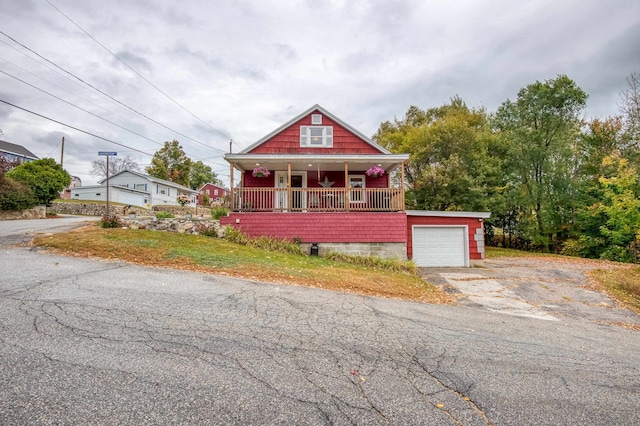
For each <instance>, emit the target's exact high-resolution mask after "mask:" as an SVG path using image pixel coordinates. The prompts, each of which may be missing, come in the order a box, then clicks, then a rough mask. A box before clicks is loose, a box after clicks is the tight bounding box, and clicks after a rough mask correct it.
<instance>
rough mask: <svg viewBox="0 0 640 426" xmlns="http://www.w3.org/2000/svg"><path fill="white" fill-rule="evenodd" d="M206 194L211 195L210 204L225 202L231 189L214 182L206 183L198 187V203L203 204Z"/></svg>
mask: <svg viewBox="0 0 640 426" xmlns="http://www.w3.org/2000/svg"><path fill="white" fill-rule="evenodd" d="M205 194H206V195H207V197H209V203H210V204H213V203H219V204H224V202H225V201H226V199H227V196H228V195H229V191H228V190H227V189H224V188H222V187H220V186H217V185H214V184H212V183H205V184H204V185H202V186H201V187H200V189H198V205H200V206H201V205H203V204H202V198H203V197H204V195H205Z"/></svg>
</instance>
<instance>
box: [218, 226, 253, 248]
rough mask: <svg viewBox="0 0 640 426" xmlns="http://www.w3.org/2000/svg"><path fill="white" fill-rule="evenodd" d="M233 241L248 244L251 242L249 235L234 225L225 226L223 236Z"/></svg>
mask: <svg viewBox="0 0 640 426" xmlns="http://www.w3.org/2000/svg"><path fill="white" fill-rule="evenodd" d="M222 238H224V239H225V240H227V241H230V242H232V243H236V244H241V245H243V246H246V245H247V244H248V243H249V236H248V235H247V234H245V233H244V232H242V231H240V230H239V229H237V228H234V227H233V226H225V227H224V228H223V237H222Z"/></svg>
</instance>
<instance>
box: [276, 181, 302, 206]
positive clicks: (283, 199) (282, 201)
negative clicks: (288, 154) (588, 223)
mask: <svg viewBox="0 0 640 426" xmlns="http://www.w3.org/2000/svg"><path fill="white" fill-rule="evenodd" d="M288 181H289V179H288V176H287V172H276V194H275V197H276V199H275V206H276V209H278V210H284V211H287V210H291V211H300V210H304V209H306V208H307V194H306V191H302V190H300V188H306V187H307V173H306V172H291V209H289V191H288V190H287V183H288Z"/></svg>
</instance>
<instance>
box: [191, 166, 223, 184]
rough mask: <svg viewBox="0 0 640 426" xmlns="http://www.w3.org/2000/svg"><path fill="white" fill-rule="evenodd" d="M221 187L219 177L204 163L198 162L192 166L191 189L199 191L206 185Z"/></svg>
mask: <svg viewBox="0 0 640 426" xmlns="http://www.w3.org/2000/svg"><path fill="white" fill-rule="evenodd" d="M207 182H209V183H212V184H214V185H219V184H220V181H219V179H218V175H217V174H216V173H215V172H214V171H213V170H212V169H211V167H210V166H207V165H206V164H204V163H203V162H202V161H196V162H195V163H192V164H191V172H190V173H189V187H190V188H191V189H199V188H200V187H201V186H202V185H204V184H205V183H207Z"/></svg>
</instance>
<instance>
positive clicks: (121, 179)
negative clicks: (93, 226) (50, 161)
mask: <svg viewBox="0 0 640 426" xmlns="http://www.w3.org/2000/svg"><path fill="white" fill-rule="evenodd" d="M106 182H107V179H106V178H105V179H102V180H101V181H98V183H99V185H89V186H79V187H76V188H72V189H71V199H72V200H87V201H106V200H107V186H106ZM181 195H186V196H187V197H189V203H188V204H187V205H188V206H192V207H193V206H195V205H196V199H197V195H198V191H195V190H193V189H191V188H187V187H186V186H182V185H179V184H177V183H174V182H170V181H168V180H164V179H158V178H155V177H153V176H149V175H145V174H143V173H138V172H133V171H130V170H123V171H121V172H119V173H116V174H115V175H113V176H109V201H113V202H116V203H122V204H129V205H132V206H137V207H143V208H147V209H150V208H151V207H153V206H162V205H165V206H177V205H179V203H178V197H179V196H181Z"/></svg>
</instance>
